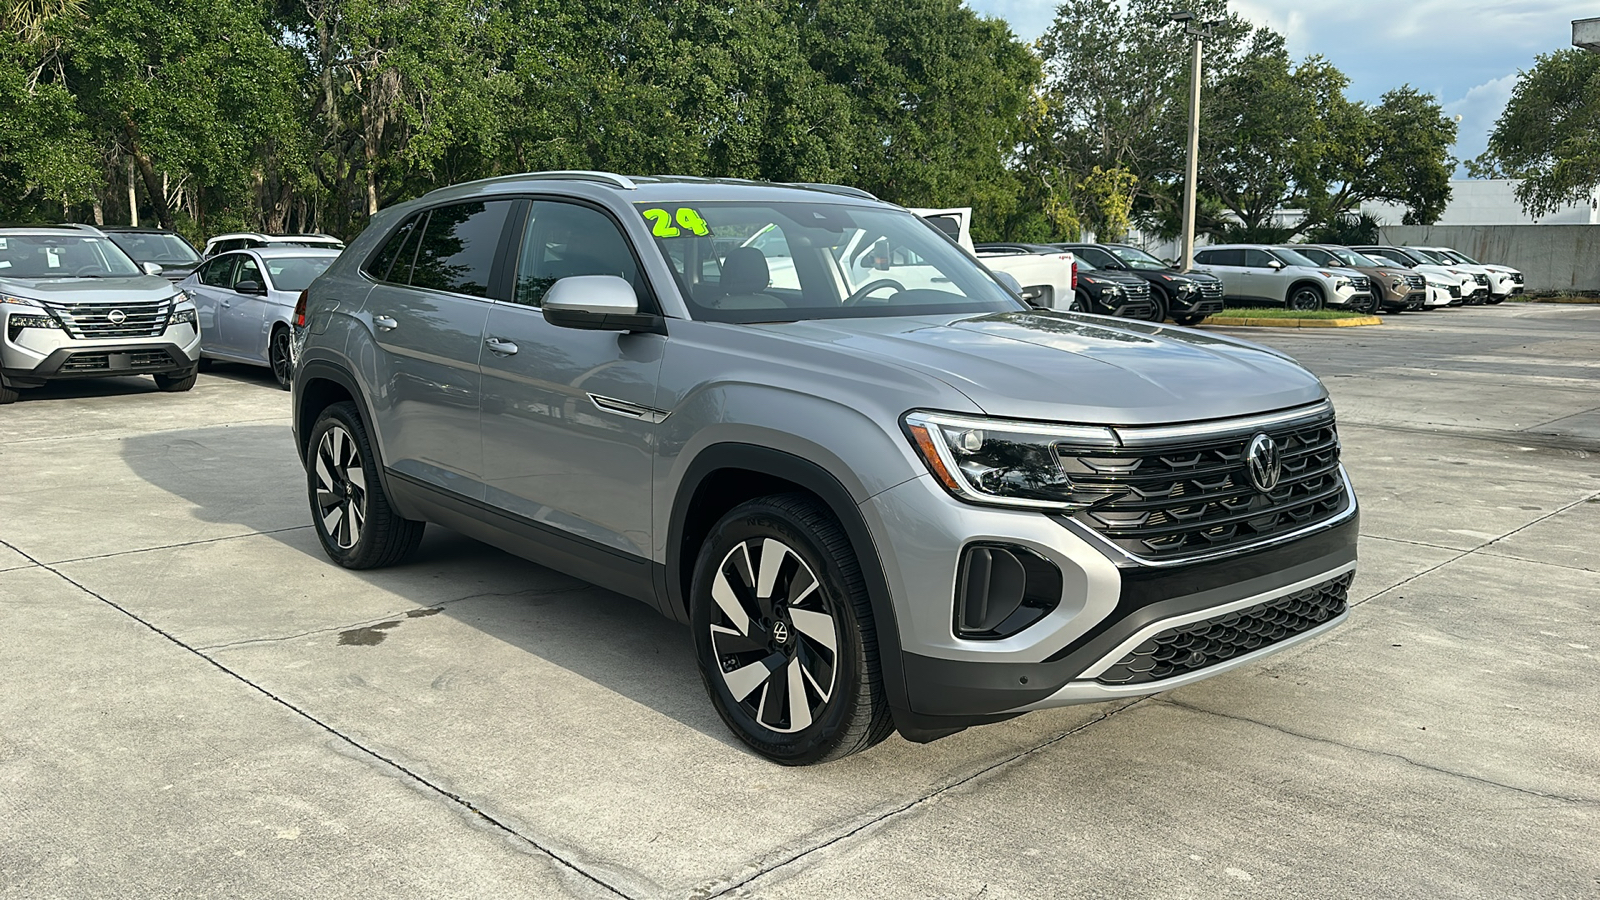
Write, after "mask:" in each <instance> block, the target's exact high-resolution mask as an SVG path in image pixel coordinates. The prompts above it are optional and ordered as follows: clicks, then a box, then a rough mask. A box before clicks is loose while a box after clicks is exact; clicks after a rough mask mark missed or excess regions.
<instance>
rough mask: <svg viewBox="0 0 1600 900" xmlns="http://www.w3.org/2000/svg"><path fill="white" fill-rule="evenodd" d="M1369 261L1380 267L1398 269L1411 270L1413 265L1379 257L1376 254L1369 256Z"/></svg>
mask: <svg viewBox="0 0 1600 900" xmlns="http://www.w3.org/2000/svg"><path fill="white" fill-rule="evenodd" d="M1367 259H1370V260H1372V261H1373V262H1375V263H1377V264H1378V265H1380V266H1393V267H1395V268H1396V269H1409V268H1411V264H1410V263H1404V262H1400V261H1398V260H1395V259H1391V258H1389V257H1387V256H1378V255H1375V254H1374V255H1369V256H1368V257H1367Z"/></svg>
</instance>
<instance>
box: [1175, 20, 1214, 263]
mask: <svg viewBox="0 0 1600 900" xmlns="http://www.w3.org/2000/svg"><path fill="white" fill-rule="evenodd" d="M1172 21H1174V22H1182V23H1183V33H1184V34H1186V35H1188V36H1189V37H1191V38H1194V65H1193V66H1192V67H1191V68H1190V71H1189V159H1188V162H1187V164H1186V165H1185V166H1184V177H1183V271H1185V272H1187V271H1189V270H1190V269H1192V268H1194V193H1195V186H1196V182H1197V181H1198V180H1199V175H1200V59H1201V56H1202V55H1203V54H1204V52H1205V49H1204V44H1205V39H1206V38H1208V37H1210V36H1211V29H1212V27H1213V26H1215V25H1216V24H1217V23H1216V22H1196V21H1195V15H1194V13H1192V12H1181V13H1173V15H1172Z"/></svg>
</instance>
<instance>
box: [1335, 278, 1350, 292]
mask: <svg viewBox="0 0 1600 900" xmlns="http://www.w3.org/2000/svg"><path fill="white" fill-rule="evenodd" d="M1353 286H1354V285H1352V284H1350V279H1348V278H1340V279H1337V280H1335V281H1334V282H1333V289H1334V290H1336V291H1339V290H1343V289H1345V288H1347V287H1353Z"/></svg>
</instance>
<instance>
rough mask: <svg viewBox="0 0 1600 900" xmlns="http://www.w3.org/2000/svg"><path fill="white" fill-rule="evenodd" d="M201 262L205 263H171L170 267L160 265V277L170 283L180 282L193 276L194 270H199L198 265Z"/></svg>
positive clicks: (199, 260)
mask: <svg viewBox="0 0 1600 900" xmlns="http://www.w3.org/2000/svg"><path fill="white" fill-rule="evenodd" d="M203 262H205V260H203V259H197V260H195V261H194V262H192V263H172V264H171V265H168V264H166V263H162V264H161V277H162V278H165V279H166V280H168V281H171V282H179V281H182V280H184V279H185V278H188V277H189V276H190V275H193V274H194V270H195V269H198V268H200V264H201V263H203Z"/></svg>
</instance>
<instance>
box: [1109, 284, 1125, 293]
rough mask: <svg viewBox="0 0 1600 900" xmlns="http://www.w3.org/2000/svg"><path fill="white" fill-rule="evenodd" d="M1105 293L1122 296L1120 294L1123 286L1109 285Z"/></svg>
mask: <svg viewBox="0 0 1600 900" xmlns="http://www.w3.org/2000/svg"><path fill="white" fill-rule="evenodd" d="M1105 292H1106V293H1108V294H1120V293H1122V285H1120V284H1108V285H1106V287H1105Z"/></svg>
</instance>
